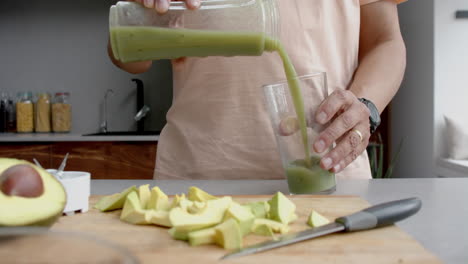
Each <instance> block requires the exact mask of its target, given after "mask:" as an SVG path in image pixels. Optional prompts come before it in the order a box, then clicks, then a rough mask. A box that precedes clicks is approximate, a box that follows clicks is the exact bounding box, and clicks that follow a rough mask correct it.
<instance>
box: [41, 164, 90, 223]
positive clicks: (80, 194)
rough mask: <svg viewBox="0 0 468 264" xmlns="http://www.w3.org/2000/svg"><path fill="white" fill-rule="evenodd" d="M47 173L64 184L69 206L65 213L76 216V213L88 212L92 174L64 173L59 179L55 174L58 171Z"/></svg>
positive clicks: (53, 170) (67, 205)
mask: <svg viewBox="0 0 468 264" xmlns="http://www.w3.org/2000/svg"><path fill="white" fill-rule="evenodd" d="M47 171H48V172H49V173H51V174H52V175H54V176H55V178H56V179H57V180H59V181H60V182H61V183H62V185H63V187H64V188H65V192H66V193H67V204H66V205H65V209H63V213H64V214H66V215H74V214H75V212H81V213H85V212H87V211H88V208H89V196H90V194H91V174H90V173H89V172H84V171H64V172H63V174H62V176H61V177H58V176H57V175H56V174H55V173H56V172H57V170H55V169H48V170H47Z"/></svg>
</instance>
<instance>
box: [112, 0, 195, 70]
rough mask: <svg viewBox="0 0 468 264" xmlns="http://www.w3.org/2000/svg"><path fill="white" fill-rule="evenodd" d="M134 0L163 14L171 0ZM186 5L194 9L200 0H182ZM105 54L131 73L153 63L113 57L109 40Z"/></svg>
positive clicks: (183, 59)
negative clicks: (125, 61) (128, 61)
mask: <svg viewBox="0 0 468 264" xmlns="http://www.w3.org/2000/svg"><path fill="white" fill-rule="evenodd" d="M133 1H134V2H137V3H140V4H142V5H144V6H145V7H147V8H154V9H155V10H156V12H158V13H160V14H164V13H166V12H167V10H168V9H169V2H170V1H171V0H133ZM184 2H185V3H186V5H187V8H188V9H191V10H196V9H198V8H199V7H200V0H184ZM107 54H108V55H109V58H110V59H111V61H112V63H114V65H116V66H117V67H119V68H121V69H122V70H124V71H126V72H129V73H133V74H139V73H144V72H146V71H148V70H149V68H151V65H152V64H153V62H152V61H139V62H130V63H123V62H121V61H119V60H117V59H116V58H114V54H113V52H112V47H111V45H110V41H109V42H108V44H107ZM184 61H185V58H179V59H177V60H173V63H176V64H181V63H183V62H184Z"/></svg>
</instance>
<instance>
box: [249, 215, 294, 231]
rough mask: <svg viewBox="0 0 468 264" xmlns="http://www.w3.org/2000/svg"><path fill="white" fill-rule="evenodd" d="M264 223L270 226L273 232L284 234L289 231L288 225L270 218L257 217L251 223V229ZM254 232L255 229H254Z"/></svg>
mask: <svg viewBox="0 0 468 264" xmlns="http://www.w3.org/2000/svg"><path fill="white" fill-rule="evenodd" d="M262 225H266V226H269V227H270V228H271V230H272V231H273V232H276V233H281V234H286V233H288V232H289V226H288V225H286V224H283V223H280V222H277V221H274V220H271V219H265V218H257V219H255V220H254V223H253V225H252V231H254V230H256V229H257V228H258V227H259V226H262ZM254 232H255V231H254Z"/></svg>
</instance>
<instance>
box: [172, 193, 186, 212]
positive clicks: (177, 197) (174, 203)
mask: <svg viewBox="0 0 468 264" xmlns="http://www.w3.org/2000/svg"><path fill="white" fill-rule="evenodd" d="M185 199H186V198H185V194H183V193H182V194H180V195H178V194H176V195H175V196H174V198H172V202H171V205H170V206H169V210H171V209H173V208H176V207H178V206H179V204H180V201H182V200H185Z"/></svg>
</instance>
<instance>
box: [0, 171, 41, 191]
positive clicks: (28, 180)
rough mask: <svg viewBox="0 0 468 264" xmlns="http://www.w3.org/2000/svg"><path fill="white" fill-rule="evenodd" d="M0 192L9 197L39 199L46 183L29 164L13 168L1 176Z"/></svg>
mask: <svg viewBox="0 0 468 264" xmlns="http://www.w3.org/2000/svg"><path fill="white" fill-rule="evenodd" d="M0 191H1V192H2V193H3V194H5V195H8V196H21V197H26V198H35V197H39V196H41V195H42V194H43V193H44V183H43V182H42V177H41V176H40V175H39V172H38V171H37V170H35V169H34V168H33V167H32V166H30V165H27V164H19V165H14V166H11V167H10V168H8V169H6V170H5V171H4V172H3V173H2V174H1V175H0Z"/></svg>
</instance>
